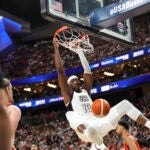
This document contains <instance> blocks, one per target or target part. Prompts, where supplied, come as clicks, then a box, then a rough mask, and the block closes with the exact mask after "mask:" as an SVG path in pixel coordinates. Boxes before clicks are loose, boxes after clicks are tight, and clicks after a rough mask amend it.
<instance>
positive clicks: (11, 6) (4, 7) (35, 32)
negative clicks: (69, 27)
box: [0, 0, 60, 41]
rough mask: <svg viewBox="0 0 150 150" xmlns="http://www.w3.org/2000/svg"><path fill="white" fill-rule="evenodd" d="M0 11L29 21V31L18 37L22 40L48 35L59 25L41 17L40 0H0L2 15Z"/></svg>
mask: <svg viewBox="0 0 150 150" xmlns="http://www.w3.org/2000/svg"><path fill="white" fill-rule="evenodd" d="M1 11H2V12H3V11H4V12H6V13H9V14H10V15H13V16H15V17H18V18H20V19H22V20H24V21H27V22H29V23H30V29H31V33H30V34H26V35H24V36H23V37H19V38H20V39H21V40H22V41H30V40H34V39H40V38H45V37H49V36H51V35H53V33H54V31H55V30H56V29H58V28H59V27H60V25H59V24H54V23H52V22H48V21H47V20H45V19H43V18H42V17H41V14H40V0H24V1H23V0H0V15H4V14H3V13H1Z"/></svg>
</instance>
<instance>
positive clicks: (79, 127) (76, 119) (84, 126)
mask: <svg viewBox="0 0 150 150" xmlns="http://www.w3.org/2000/svg"><path fill="white" fill-rule="evenodd" d="M66 117H67V120H68V121H69V124H70V126H71V128H72V129H74V130H75V131H76V133H77V135H78V137H79V138H80V139H81V140H83V141H85V142H92V143H95V144H96V145H101V144H102V143H103V139H102V138H100V137H99V135H98V133H97V130H96V129H95V128H94V127H93V126H92V123H91V122H90V123H88V122H87V121H86V122H85V120H83V119H82V117H80V116H79V115H78V114H76V113H75V112H73V111H69V112H67V113H66Z"/></svg>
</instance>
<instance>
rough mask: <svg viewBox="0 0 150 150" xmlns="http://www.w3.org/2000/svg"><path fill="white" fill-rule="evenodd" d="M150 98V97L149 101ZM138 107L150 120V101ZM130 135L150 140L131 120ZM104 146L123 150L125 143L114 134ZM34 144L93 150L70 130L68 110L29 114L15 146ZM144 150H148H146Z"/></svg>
mask: <svg viewBox="0 0 150 150" xmlns="http://www.w3.org/2000/svg"><path fill="white" fill-rule="evenodd" d="M149 98H150V97H149ZM149 100H150V99H149ZM149 100H148V101H141V102H139V103H136V104H134V105H135V106H136V107H137V108H139V109H140V110H141V111H142V112H143V114H144V115H145V116H146V117H147V118H149V119H150V111H149V110H150V101H149ZM122 119H124V120H126V121H128V123H129V125H130V133H132V134H133V135H134V136H135V137H137V138H140V139H141V138H145V139H146V138H150V131H149V130H148V129H147V128H146V127H143V126H141V125H139V124H137V123H136V122H133V121H132V120H131V119H129V118H128V117H127V116H125V117H123V118H122ZM104 143H105V144H106V145H107V146H108V148H109V149H110V150H121V149H122V146H123V145H122V140H121V139H120V138H119V137H118V136H117V134H116V133H115V131H112V132H110V133H109V134H108V135H107V136H106V137H105V138H104ZM32 144H37V145H38V146H39V150H89V149H90V143H84V142H82V141H81V140H80V139H78V137H77V136H76V134H75V133H74V131H73V130H72V129H70V127H69V124H68V122H67V120H66V118H65V110H57V111H50V110H48V108H47V109H43V110H40V111H38V110H36V111H27V112H26V113H25V114H24V115H23V116H22V119H21V122H20V125H19V128H18V130H17V133H16V140H15V145H16V148H17V150H30V148H31V145H32ZM143 150H144V149H143ZM145 150H146V148H145Z"/></svg>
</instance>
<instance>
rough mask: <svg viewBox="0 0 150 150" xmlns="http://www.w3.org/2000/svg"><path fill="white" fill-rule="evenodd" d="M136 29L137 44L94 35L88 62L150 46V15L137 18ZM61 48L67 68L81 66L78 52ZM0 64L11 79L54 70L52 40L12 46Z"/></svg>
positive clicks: (135, 19)
mask: <svg viewBox="0 0 150 150" xmlns="http://www.w3.org/2000/svg"><path fill="white" fill-rule="evenodd" d="M133 28H134V31H135V33H134V35H135V41H136V42H135V45H134V46H127V45H123V44H119V43H116V42H108V41H105V40H102V39H100V38H96V37H91V43H92V44H93V46H94V48H95V53H93V54H92V55H89V56H87V57H88V60H89V62H90V63H94V62H97V61H100V60H103V59H105V58H108V57H112V56H114V55H120V54H123V53H125V52H128V51H131V50H135V49H139V48H142V47H146V46H149V45H150V24H149V14H145V15H142V16H138V17H137V18H134V21H133ZM60 51H61V56H62V59H63V63H64V67H65V68H67V69H69V68H75V67H78V66H80V62H79V59H78V57H77V55H76V54H75V53H73V52H70V51H69V50H66V49H64V48H61V49H60ZM0 64H1V66H2V69H3V71H4V73H5V76H7V77H8V78H10V79H16V78H23V77H31V76H36V75H41V74H46V73H51V72H53V71H55V66H54V51H53V46H52V42H51V40H41V41H37V42H33V43H31V42H30V43H27V44H24V45H21V46H19V47H18V48H15V49H13V50H12V51H11V52H10V54H9V55H8V56H7V57H4V58H2V59H1V60H0ZM14 70H15V71H14Z"/></svg>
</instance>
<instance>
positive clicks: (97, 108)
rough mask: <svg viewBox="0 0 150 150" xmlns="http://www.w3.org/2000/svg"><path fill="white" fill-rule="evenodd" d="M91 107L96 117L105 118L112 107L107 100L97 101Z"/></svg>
mask: <svg viewBox="0 0 150 150" xmlns="http://www.w3.org/2000/svg"><path fill="white" fill-rule="evenodd" d="M91 107H92V112H93V114H94V115H95V116H96V117H105V116H107V115H108V113H109V111H110V105H109V103H108V102H107V101H106V100H105V99H96V100H95V101H94V102H93V103H92V106H91Z"/></svg>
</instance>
